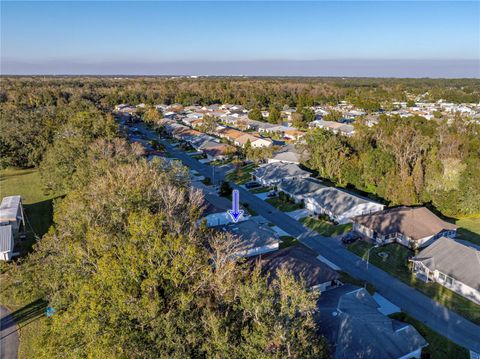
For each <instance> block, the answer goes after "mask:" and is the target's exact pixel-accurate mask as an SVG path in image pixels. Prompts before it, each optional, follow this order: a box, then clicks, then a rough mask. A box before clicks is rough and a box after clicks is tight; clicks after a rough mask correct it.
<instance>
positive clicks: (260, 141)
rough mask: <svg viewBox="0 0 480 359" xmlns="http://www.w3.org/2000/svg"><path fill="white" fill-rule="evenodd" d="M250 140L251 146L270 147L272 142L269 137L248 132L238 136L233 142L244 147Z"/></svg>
mask: <svg viewBox="0 0 480 359" xmlns="http://www.w3.org/2000/svg"><path fill="white" fill-rule="evenodd" d="M249 141H250V145H251V146H252V147H253V148H261V147H270V146H272V144H273V141H272V140H271V139H269V138H263V137H258V136H253V135H250V134H248V133H245V134H243V135H242V136H240V137H237V138H236V139H235V140H234V141H233V143H234V144H235V145H237V146H239V147H242V148H243V147H245V145H246V144H247V143H248V142H249Z"/></svg>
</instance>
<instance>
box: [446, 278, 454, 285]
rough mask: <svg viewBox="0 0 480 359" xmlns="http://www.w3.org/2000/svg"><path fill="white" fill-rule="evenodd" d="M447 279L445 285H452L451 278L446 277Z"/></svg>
mask: <svg viewBox="0 0 480 359" xmlns="http://www.w3.org/2000/svg"><path fill="white" fill-rule="evenodd" d="M446 277H447V280H446V282H447V285H453V278H452V277H449V276H446Z"/></svg>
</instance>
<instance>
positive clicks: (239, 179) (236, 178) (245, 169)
mask: <svg viewBox="0 0 480 359" xmlns="http://www.w3.org/2000/svg"><path fill="white" fill-rule="evenodd" d="M254 168H255V164H254V163H250V164H248V165H245V166H242V167H239V168H237V169H235V170H233V171H232V172H230V173H228V174H227V175H226V176H225V179H226V180H227V181H232V182H235V183H236V184H245V183H247V182H250V181H251V180H252V172H253V170H254Z"/></svg>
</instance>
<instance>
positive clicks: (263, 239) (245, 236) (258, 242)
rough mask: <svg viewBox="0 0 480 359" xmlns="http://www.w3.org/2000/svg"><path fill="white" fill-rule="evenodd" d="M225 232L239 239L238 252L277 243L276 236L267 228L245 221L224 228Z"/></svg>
mask: <svg viewBox="0 0 480 359" xmlns="http://www.w3.org/2000/svg"><path fill="white" fill-rule="evenodd" d="M225 230H226V231H227V232H230V233H232V234H234V235H235V236H237V237H238V238H240V240H241V242H240V246H239V248H238V249H239V251H248V250H251V249H254V248H257V247H263V246H266V245H269V244H274V243H278V242H279V240H278V235H277V234H276V233H275V232H274V231H273V230H271V229H270V228H269V227H267V226H263V225H260V224H258V223H257V222H255V221H252V220H247V221H243V222H239V223H232V224H230V225H227V226H225Z"/></svg>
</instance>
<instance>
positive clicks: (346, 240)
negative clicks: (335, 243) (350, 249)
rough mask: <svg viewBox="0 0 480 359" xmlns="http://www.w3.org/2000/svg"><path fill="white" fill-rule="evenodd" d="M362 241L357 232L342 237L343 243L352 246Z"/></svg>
mask: <svg viewBox="0 0 480 359" xmlns="http://www.w3.org/2000/svg"><path fill="white" fill-rule="evenodd" d="M358 239H360V236H359V235H358V233H356V232H348V233H347V234H345V235H344V236H343V237H342V242H343V243H344V244H350V243H353V242H355V241H356V240H358Z"/></svg>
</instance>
